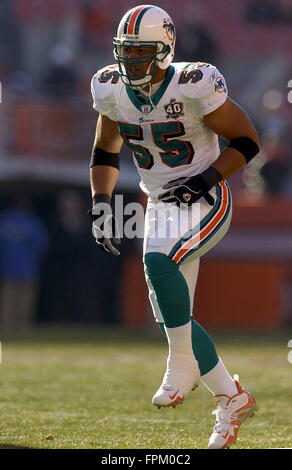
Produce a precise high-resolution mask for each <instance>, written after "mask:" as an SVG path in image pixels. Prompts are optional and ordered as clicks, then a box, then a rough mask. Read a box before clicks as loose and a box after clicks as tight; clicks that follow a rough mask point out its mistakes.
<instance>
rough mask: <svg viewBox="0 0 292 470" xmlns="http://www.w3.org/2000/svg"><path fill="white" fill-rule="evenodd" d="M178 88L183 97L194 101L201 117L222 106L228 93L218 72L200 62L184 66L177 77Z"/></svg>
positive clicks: (211, 66) (209, 65) (212, 66)
mask: <svg viewBox="0 0 292 470" xmlns="http://www.w3.org/2000/svg"><path fill="white" fill-rule="evenodd" d="M182 65H184V64H182ZM178 86H179V88H180V92H181V93H182V94H183V95H184V96H185V97H187V98H193V99H194V100H195V101H196V105H198V109H199V108H201V110H200V114H202V115H204V114H207V113H209V112H212V111H214V110H215V109H216V108H217V107H219V106H220V105H221V104H223V103H224V101H225V100H226V97H227V93H228V92H227V86H226V83H225V79H224V77H223V75H222V74H221V73H220V72H219V70H218V69H217V68H216V67H215V66H214V65H211V64H208V63H202V62H193V63H188V64H185V65H184V67H183V68H182V70H181V72H180V74H179V77H178ZM206 111H207V112H206Z"/></svg>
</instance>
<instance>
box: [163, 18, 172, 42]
mask: <svg viewBox="0 0 292 470" xmlns="http://www.w3.org/2000/svg"><path fill="white" fill-rule="evenodd" d="M163 28H165V30H166V35H167V37H168V39H169V40H170V41H174V39H175V27H174V24H173V23H172V22H171V20H170V19H168V20H166V19H164V20H163Z"/></svg>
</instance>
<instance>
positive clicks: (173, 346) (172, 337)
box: [165, 321, 195, 358]
mask: <svg viewBox="0 0 292 470" xmlns="http://www.w3.org/2000/svg"><path fill="white" fill-rule="evenodd" d="M165 333H166V336H167V339H168V345H169V352H170V354H186V355H190V356H193V357H194V358H195V356H194V352H193V346H192V322H191V321H189V322H188V323H186V324H185V325H182V326H177V327H175V328H167V327H166V326H165Z"/></svg>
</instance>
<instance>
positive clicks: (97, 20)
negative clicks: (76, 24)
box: [80, 0, 112, 54]
mask: <svg viewBox="0 0 292 470" xmlns="http://www.w3.org/2000/svg"><path fill="white" fill-rule="evenodd" d="M101 3H102V4H101ZM111 8H112V6H111V4H110V3H109V2H108V1H107V0H106V1H105V2H96V0H83V1H82V4H81V7H80V33H81V45H82V48H84V49H85V50H88V51H89V52H93V53H94V54H97V50H98V49H101V48H102V47H106V48H108V36H109V34H110V33H109V28H110V24H109V18H111Z"/></svg>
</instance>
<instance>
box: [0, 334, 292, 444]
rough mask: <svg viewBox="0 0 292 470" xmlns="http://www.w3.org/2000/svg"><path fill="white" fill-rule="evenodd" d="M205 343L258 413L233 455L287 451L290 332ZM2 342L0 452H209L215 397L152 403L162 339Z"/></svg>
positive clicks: (291, 407)
mask: <svg viewBox="0 0 292 470" xmlns="http://www.w3.org/2000/svg"><path fill="white" fill-rule="evenodd" d="M211 336H212V337H213V339H214V341H215V344H216V346H217V351H218V353H219V355H220V356H221V357H222V358H223V360H224V363H225V365H226V366H227V367H228V369H229V372H230V373H231V374H234V373H238V374H239V376H240V381H241V384H242V385H243V386H244V387H246V388H248V389H249V390H250V391H252V392H253V393H254V395H255V397H256V399H257V402H258V404H259V407H260V409H259V412H258V413H257V414H256V416H255V417H254V418H252V419H250V418H248V420H246V421H245V423H244V424H243V426H242V428H241V430H240V433H239V438H238V440H237V444H236V446H234V448H238V449H267V448H287V447H289V448H290V447H292V432H291V423H292V419H291V418H292V364H290V363H289V362H288V352H289V349H288V340H289V339H291V338H292V331H291V330H290V331H282V332H275V333H269V334H264V333H262V334H255V333H250V334H248V333H239V332H234V331H233V332H229V333H228V334H227V333H226V334H223V333H220V334H218V333H217V334H216V333H212V332H211ZM0 340H1V342H2V364H0V387H1V388H0V390H1V399H0V413H1V414H0V416H1V419H0V449H1V448H2V449H4V448H6V449H9V448H34V449H36V448H39V449H40V448H43V449H204V448H207V444H208V439H209V436H210V433H211V430H212V427H213V425H214V416H212V415H211V411H212V410H213V409H214V399H213V398H212V397H211V395H210V393H209V392H208V390H207V389H206V388H205V387H204V386H203V385H200V386H199V389H197V391H195V392H192V393H191V394H190V395H189V397H188V398H187V400H186V401H185V403H184V404H183V406H179V407H177V408H176V409H173V408H166V409H161V410H157V409H156V408H155V407H154V406H153V405H152V404H151V398H152V395H153V394H154V392H155V391H156V389H157V388H158V386H159V385H160V382H161V379H162V376H163V374H164V370H165V360H166V355H167V347H166V342H165V339H164V338H163V337H162V335H160V332H158V331H157V333H153V332H146V333H145V332H141V331H129V330H121V329H114V328H113V329H105V328H98V327H91V328H77V327H70V326H68V327H66V328H54V327H45V326H43V327H39V328H35V329H33V330H31V331H27V332H18V333H14V334H11V333H10V334H8V333H5V334H4V333H3V334H2V335H1V336H0Z"/></svg>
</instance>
